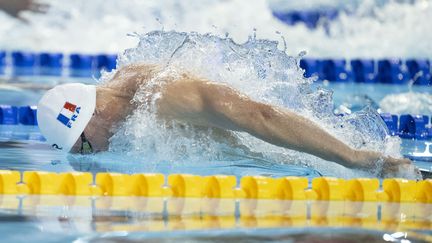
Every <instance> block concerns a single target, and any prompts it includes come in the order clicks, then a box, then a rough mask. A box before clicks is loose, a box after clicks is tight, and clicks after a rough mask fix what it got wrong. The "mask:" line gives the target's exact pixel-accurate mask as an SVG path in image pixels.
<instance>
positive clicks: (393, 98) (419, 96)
mask: <svg viewBox="0 0 432 243" xmlns="http://www.w3.org/2000/svg"><path fill="white" fill-rule="evenodd" d="M380 107H381V110H382V111H383V112H389V113H392V114H399V115H401V114H420V115H429V116H430V115H432V95H431V94H430V93H422V92H414V91H410V92H406V93H400V94H390V95H387V96H386V97H384V98H383V99H382V100H381V102H380Z"/></svg>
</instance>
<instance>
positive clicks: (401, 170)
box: [352, 150, 422, 179]
mask: <svg viewBox="0 0 432 243" xmlns="http://www.w3.org/2000/svg"><path fill="white" fill-rule="evenodd" d="M352 167H354V168H358V169H365V170H369V171H371V172H375V173H377V175H378V176H380V177H384V178H389V177H404V178H408V177H415V178H411V179H422V176H421V173H420V170H419V169H418V168H417V167H416V166H414V165H413V164H412V161H411V160H409V159H406V158H400V159H398V158H393V157H390V156H382V155H381V154H380V153H377V152H372V151H360V150H357V151H356V155H355V158H354V159H353V161H352Z"/></svg>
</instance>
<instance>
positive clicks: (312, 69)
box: [300, 58, 432, 85]
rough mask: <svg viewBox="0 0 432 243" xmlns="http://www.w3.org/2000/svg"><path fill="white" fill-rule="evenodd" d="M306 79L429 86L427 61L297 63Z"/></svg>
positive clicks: (310, 60)
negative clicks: (313, 77) (303, 71)
mask: <svg viewBox="0 0 432 243" xmlns="http://www.w3.org/2000/svg"><path fill="white" fill-rule="evenodd" d="M300 67H301V68H303V69H304V70H305V77H312V76H316V77H317V78H318V80H321V81H323V80H327V81H331V82H347V81H354V82H356V83H384V84H407V83H408V82H409V81H411V80H412V81H413V84H415V85H432V73H431V68H430V61H429V60H425V59H408V60H401V59H380V60H373V59H353V60H351V61H349V60H344V59H313V58H304V59H302V60H300Z"/></svg>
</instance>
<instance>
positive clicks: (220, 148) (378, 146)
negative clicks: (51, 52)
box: [102, 31, 414, 177]
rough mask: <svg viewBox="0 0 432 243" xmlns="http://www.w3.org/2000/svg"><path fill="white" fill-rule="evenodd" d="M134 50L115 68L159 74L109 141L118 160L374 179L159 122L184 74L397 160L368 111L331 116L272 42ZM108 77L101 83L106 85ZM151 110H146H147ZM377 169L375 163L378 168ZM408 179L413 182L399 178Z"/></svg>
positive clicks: (191, 38)
mask: <svg viewBox="0 0 432 243" xmlns="http://www.w3.org/2000/svg"><path fill="white" fill-rule="evenodd" d="M137 37H138V38H139V40H140V41H139V45H138V47H136V48H133V49H128V50H126V51H125V52H124V53H123V54H122V55H121V56H120V57H119V62H118V67H117V68H121V67H124V66H126V65H128V64H133V63H146V64H156V65H158V66H161V67H162V69H161V71H160V72H159V73H158V75H156V77H155V78H154V79H152V80H151V81H150V82H148V83H146V84H145V85H144V86H143V87H141V88H140V90H139V91H138V92H137V93H136V94H135V97H134V99H133V101H132V102H134V103H135V104H136V105H137V106H138V108H137V109H136V110H135V111H134V112H133V114H132V115H130V116H129V117H128V118H127V120H126V121H125V122H124V123H123V124H122V125H121V126H120V127H118V128H117V131H116V133H115V134H114V136H113V137H112V138H111V139H110V148H109V152H108V153H114V154H118V153H122V154H125V155H127V156H128V157H129V159H130V158H134V159H135V160H137V161H139V162H142V163H146V162H150V161H151V162H155V161H159V162H163V161H168V162H170V163H182V162H190V161H192V162H194V161H195V162H197V161H199V162H200V163H210V162H211V161H218V160H220V161H226V160H232V159H233V158H245V157H250V158H254V157H255V158H257V163H259V160H260V159H262V160H265V161H272V162H274V163H286V164H297V165H303V166H309V167H312V168H315V169H317V170H318V171H320V172H322V173H323V174H326V175H332V176H339V177H353V176H360V175H361V176H376V174H374V173H376V172H377V171H380V168H376V169H374V170H373V171H371V172H361V171H354V170H350V169H346V168H344V167H342V166H339V165H337V164H335V163H332V162H327V161H323V160H321V159H318V158H316V157H314V156H311V155H306V154H304V153H299V152H295V151H291V150H288V149H284V148H281V147H277V146H274V145H271V144H268V143H266V142H263V141H262V140H259V139H257V138H255V137H252V136H251V135H249V134H246V133H242V132H224V133H223V134H221V132H220V131H218V130H217V129H210V128H209V129H201V128H197V127H194V126H190V125H188V124H183V123H180V122H160V121H158V120H157V119H156V110H157V108H156V105H155V104H156V101H157V99H158V98H160V94H158V93H156V94H154V93H152V92H151V90H154V87H159V86H163V85H164V84H166V83H167V82H170V80H172V78H170V77H176V76H179V75H182V74H183V73H184V72H187V73H193V74H194V75H195V76H198V77H201V78H206V79H209V80H212V81H214V82H223V83H226V84H228V85H230V86H231V87H233V88H235V89H237V90H239V91H241V92H242V93H244V94H246V95H248V96H250V97H251V98H252V99H254V100H257V101H260V102H264V103H269V104H272V105H277V106H282V107H285V108H288V109H291V110H293V111H295V112H297V113H299V114H302V115H303V116H305V117H307V118H309V119H311V120H313V121H314V122H316V123H317V124H319V125H320V126H321V127H322V128H323V129H325V130H327V131H328V132H329V133H331V134H333V135H334V136H335V137H337V138H338V139H339V140H341V141H343V142H345V143H347V144H349V145H350V146H352V147H354V148H357V149H368V150H375V151H381V152H384V153H385V154H386V155H389V156H393V157H400V146H399V145H400V140H399V139H398V138H390V137H389V136H388V130H387V128H386V126H385V124H384V123H383V122H382V120H381V119H380V117H379V115H378V114H377V113H376V112H375V111H374V110H373V109H368V108H366V109H364V110H362V111H360V112H355V113H353V114H351V115H347V116H343V117H340V116H334V115H333V101H332V92H331V91H328V90H325V89H322V88H318V89H313V88H312V86H311V83H312V81H313V80H311V79H307V78H304V77H303V72H304V71H303V70H302V69H300V68H299V59H300V58H301V56H299V57H290V56H287V55H286V54H285V52H284V51H282V50H280V49H278V43H277V42H275V41H269V40H261V39H257V38H255V37H251V38H250V39H249V40H248V41H247V42H245V43H244V44H238V43H235V42H234V41H233V40H232V39H230V38H228V37H225V38H220V37H217V36H214V35H210V34H207V35H201V34H198V33H184V32H174V31H172V32H163V31H155V32H151V33H148V34H144V35H137ZM111 77H112V73H107V74H105V75H104V76H103V78H102V81H103V82H109V80H110V78H111ZM147 104H151V105H147ZM378 164H379V163H377V166H379V165H378ZM401 176H405V177H410V176H411V177H413V176H414V175H413V174H410V175H401Z"/></svg>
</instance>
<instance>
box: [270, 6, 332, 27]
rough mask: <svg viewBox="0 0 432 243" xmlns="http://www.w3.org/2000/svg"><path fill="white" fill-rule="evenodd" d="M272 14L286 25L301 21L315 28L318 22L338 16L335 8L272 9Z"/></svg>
mask: <svg viewBox="0 0 432 243" xmlns="http://www.w3.org/2000/svg"><path fill="white" fill-rule="evenodd" d="M273 16H275V17H276V18H278V19H279V20H280V21H282V22H284V23H285V24H288V25H296V24H300V23H303V24H304V25H306V27H308V28H309V29H315V28H316V27H317V26H318V24H319V23H324V22H326V21H332V20H334V19H336V18H337V17H338V16H339V11H338V10H337V9H324V10H301V11H288V12H287V11H285V12H281V11H273Z"/></svg>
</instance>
